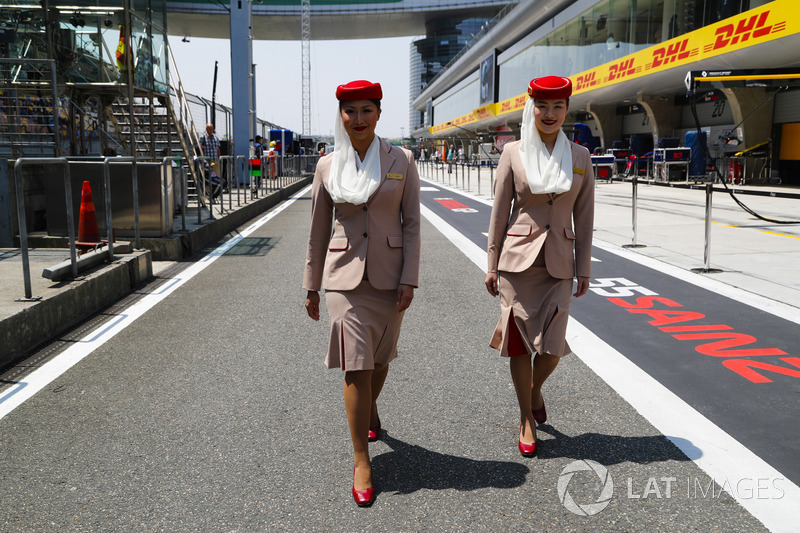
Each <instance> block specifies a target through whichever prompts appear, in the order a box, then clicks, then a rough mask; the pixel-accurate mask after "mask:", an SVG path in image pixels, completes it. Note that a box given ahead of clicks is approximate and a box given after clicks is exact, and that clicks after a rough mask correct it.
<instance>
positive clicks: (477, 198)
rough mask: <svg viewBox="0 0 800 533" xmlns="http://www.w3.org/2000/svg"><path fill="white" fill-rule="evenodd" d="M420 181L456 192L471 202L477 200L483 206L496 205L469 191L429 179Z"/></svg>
mask: <svg viewBox="0 0 800 533" xmlns="http://www.w3.org/2000/svg"><path fill="white" fill-rule="evenodd" d="M420 181H425V182H427V183H432V184H434V185H436V186H437V187H439V188H440V189H444V190H446V191H450V192H454V193H456V194H459V195H461V196H464V197H466V198H469V199H470V200H475V201H476V202H478V203H481V204H483V205H489V206H491V205H492V204H493V203H494V202H492V200H490V199H488V198H482V197H480V196H477V195H475V194H472V193H471V192H467V191H464V190H462V189H456V188H455V187H450V186H449V185H445V184H444V183H439V182H438V181H433V180H430V179H428V178H420Z"/></svg>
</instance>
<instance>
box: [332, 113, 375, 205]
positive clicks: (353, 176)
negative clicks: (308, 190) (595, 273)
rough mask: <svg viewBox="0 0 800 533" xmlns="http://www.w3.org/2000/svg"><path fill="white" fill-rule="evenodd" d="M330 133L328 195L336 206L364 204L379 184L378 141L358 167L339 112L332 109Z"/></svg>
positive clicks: (373, 141) (370, 146)
mask: <svg viewBox="0 0 800 533" xmlns="http://www.w3.org/2000/svg"><path fill="white" fill-rule="evenodd" d="M335 124H336V126H335V128H334V133H333V156H332V157H333V160H332V161H331V171H330V174H329V175H328V192H329V193H330V195H331V199H333V201H334V202H335V203H337V204H342V203H350V204H354V205H359V204H364V203H366V202H367V200H369V197H370V196H372V193H374V192H375V191H376V190H377V188H378V185H380V184H381V153H380V151H381V148H380V146H381V142H380V138H379V137H378V136H377V135H376V136H375V138H374V139H372V144H370V145H369V149H367V155H366V156H365V157H364V161H362V162H361V165H357V164H356V157H358V155H357V154H356V150H355V148H353V143H352V142H350V136H349V135H347V131H346V130H345V129H344V121H342V112H341V111H340V110H339V108H338V106H337V108H336V122H335Z"/></svg>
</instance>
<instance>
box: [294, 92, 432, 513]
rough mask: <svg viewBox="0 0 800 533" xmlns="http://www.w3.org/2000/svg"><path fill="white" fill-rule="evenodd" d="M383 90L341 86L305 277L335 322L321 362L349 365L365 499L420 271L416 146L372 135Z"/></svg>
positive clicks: (310, 297)
mask: <svg viewBox="0 0 800 533" xmlns="http://www.w3.org/2000/svg"><path fill="white" fill-rule="evenodd" d="M382 96H383V93H382V91H381V86H380V84H377V83H370V82H368V81H365V80H358V81H353V82H350V83H348V84H345V85H340V86H339V87H338V88H337V90H336V98H337V99H338V100H339V110H338V113H337V116H336V129H335V136H334V151H333V153H331V154H329V155H326V156H325V157H323V158H322V159H320V161H319V163H318V164H317V171H316V174H315V175H314V183H313V186H312V197H311V232H310V235H309V239H308V253H307V255H306V268H305V275H304V278H303V288H304V289H307V290H308V294H307V296H306V301H305V307H306V310H307V312H308V316H310V317H311V318H312V319H314V320H319V316H320V314H319V302H320V297H319V291H320V289H322V288H323V285H324V288H325V302H326V305H327V308H328V314H329V315H330V322H331V329H330V343H329V346H328V355H327V357H326V360H325V364H326V365H327V366H328V368H341V369H342V370H343V371H345V377H344V404H345V410H346V411H347V421H348V424H349V426H350V437H351V439H352V441H353V451H354V455H355V464H354V467H353V488H352V494H353V498H354V499H355V501H356V503H357V504H358V505H359V506H369V505H371V504H372V503H373V501H374V491H373V487H372V470H371V466H370V459H369V450H368V444H367V443H368V442H369V441H373V440H377V439H378V438H379V436H380V429H381V421H380V418H379V417H378V408H377V404H376V401H377V399H378V395H379V394H380V392H381V388H382V387H383V384H384V381H385V380H386V375H387V373H388V371H389V362H390V361H391V360H392V359H394V358H395V357H396V356H397V339H398V336H399V335H400V325H401V323H402V321H403V314H404V312H405V310H406V309H407V308H408V306H409V305H411V300H412V299H413V298H414V288H416V286H417V278H418V276H419V250H420V235H419V227H420V208H419V175H418V174H417V168H416V166H415V165H414V156H413V155H412V154H411V152H409V151H408V150H404V149H401V148H396V147H393V146H391V145H389V144H388V143H386V142H385V141H384V140H383V139H381V138H380V137H378V136H376V135H375V126H376V124H377V122H378V119H379V118H380V114H381V109H380V104H381V98H382ZM323 280H324V284H323Z"/></svg>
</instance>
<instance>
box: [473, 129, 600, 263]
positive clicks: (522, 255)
mask: <svg viewBox="0 0 800 533" xmlns="http://www.w3.org/2000/svg"><path fill="white" fill-rule="evenodd" d="M519 145H520V141H516V142H513V143H509V144H507V145H506V146H505V148H504V149H503V155H502V156H500V162H499V163H498V165H497V177H496V181H495V186H494V187H495V193H494V194H495V197H494V206H493V207H492V218H491V221H490V223H489V249H488V258H489V272H497V271H498V270H502V271H505V272H522V271H524V270H527V269H528V267H530V266H531V265H532V264H533V262H534V260H535V259H536V257H537V256H538V255H539V252H540V251H541V249H542V247H544V259H545V264H546V265H547V271H548V272H549V273H550V275H551V276H553V277H554V278H559V279H568V278H572V277H574V276H586V277H589V276H590V273H591V264H592V263H591V262H592V231H593V228H594V171H593V169H592V164H591V161H592V160H591V156H590V155H589V151H588V150H587V149H586V148H585V147H583V146H580V145H578V144H575V143H570V145H571V147H572V166H573V173H572V188H570V190H569V191H567V192H565V193H561V194H533V193H532V192H531V189H530V187H529V186H528V180H527V179H526V177H525V169H524V168H523V166H522V160H521V159H520V157H519Z"/></svg>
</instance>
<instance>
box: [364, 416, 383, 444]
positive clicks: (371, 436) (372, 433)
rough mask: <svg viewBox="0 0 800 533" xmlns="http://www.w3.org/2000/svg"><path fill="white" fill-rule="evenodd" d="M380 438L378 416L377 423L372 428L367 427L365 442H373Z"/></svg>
mask: <svg viewBox="0 0 800 533" xmlns="http://www.w3.org/2000/svg"><path fill="white" fill-rule="evenodd" d="M380 438H381V419H380V418H378V425H377V426H376V427H374V428H369V433H367V442H375V441H376V440H378V439H380Z"/></svg>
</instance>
